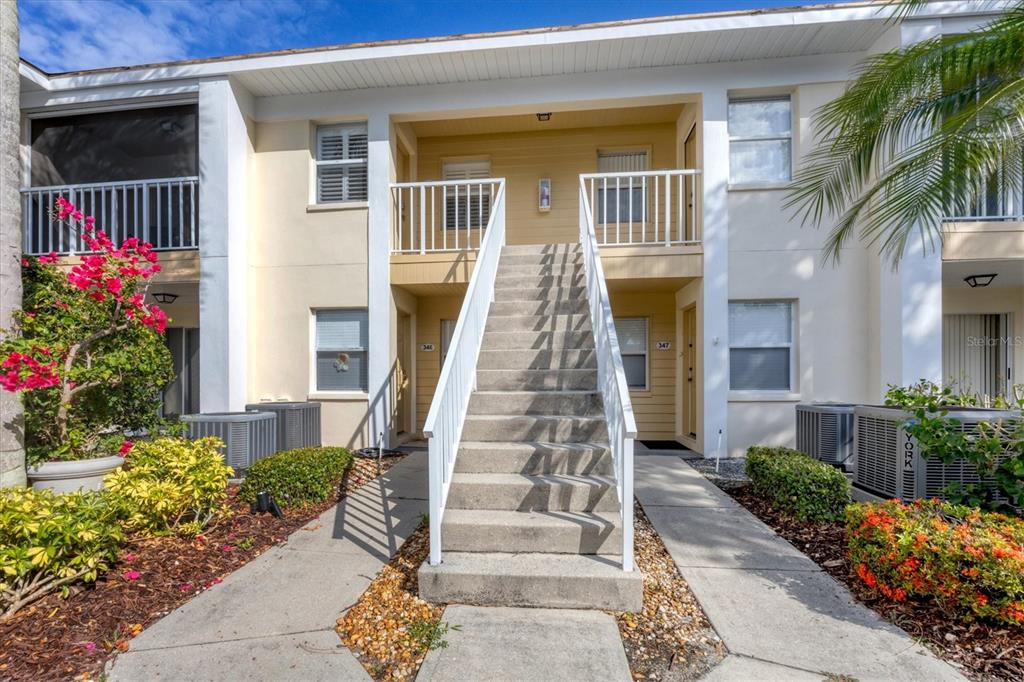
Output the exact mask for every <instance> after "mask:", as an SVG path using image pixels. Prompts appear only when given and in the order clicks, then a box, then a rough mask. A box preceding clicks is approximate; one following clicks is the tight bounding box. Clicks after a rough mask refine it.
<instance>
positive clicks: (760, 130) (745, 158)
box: [729, 95, 793, 185]
mask: <svg viewBox="0 0 1024 682" xmlns="http://www.w3.org/2000/svg"><path fill="white" fill-rule="evenodd" d="M792 138H793V115H792V108H791V103H790V98H789V95H783V96H781V97H768V98H758V99H737V100H732V101H731V102H729V182H730V183H732V184H734V185H751V184H763V183H779V182H789V180H790V179H791V176H792V164H793V139H792Z"/></svg>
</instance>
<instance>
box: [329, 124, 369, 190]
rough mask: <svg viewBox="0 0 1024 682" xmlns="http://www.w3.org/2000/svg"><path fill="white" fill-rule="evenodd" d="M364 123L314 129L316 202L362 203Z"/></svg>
mask: <svg viewBox="0 0 1024 682" xmlns="http://www.w3.org/2000/svg"><path fill="white" fill-rule="evenodd" d="M367 140H368V138H367V135H366V124H365V123H345V124H341V125H323V126H317V129H316V202H317V203H318V204H329V203H335V202H342V201H366V191H367V185H366V183H367V176H366V161H367V155H368V153H369V152H368V143H367Z"/></svg>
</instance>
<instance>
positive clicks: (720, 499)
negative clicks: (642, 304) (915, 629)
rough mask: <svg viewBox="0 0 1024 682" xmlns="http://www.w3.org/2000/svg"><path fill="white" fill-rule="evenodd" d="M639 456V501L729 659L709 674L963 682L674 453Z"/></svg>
mask: <svg viewBox="0 0 1024 682" xmlns="http://www.w3.org/2000/svg"><path fill="white" fill-rule="evenodd" d="M655 453H656V451H649V452H647V453H642V452H638V453H637V455H638V456H637V458H636V460H635V471H636V474H635V480H636V484H635V491H636V497H637V499H639V501H640V503H641V504H642V505H643V508H644V511H645V512H646V513H647V516H648V518H650V520H651V523H653V524H654V527H655V529H656V530H657V531H658V533H659V535H661V537H662V540H664V542H665V546H666V547H667V548H668V551H669V553H670V554H671V555H672V558H673V559H674V560H675V563H676V565H677V566H678V567H679V571H680V573H681V574H682V576H683V578H685V579H686V582H687V583H689V585H690V588H691V589H692V590H693V592H694V594H695V595H696V597H697V600H698V601H699V602H700V604H701V606H702V607H703V608H704V611H705V613H707V615H708V618H709V619H710V620H711V624H712V625H713V626H714V628H715V630H716V631H717V632H718V634H719V635H720V636H721V638H722V640H723V641H724V642H725V645H726V647H727V648H728V649H729V652H730V656H729V657H728V658H726V660H725V661H723V662H722V663H721V664H720V665H719V666H718V667H717V668H715V669H713V670H712V671H711V672H710V673H709V674H708V675H707V676H706V677H705V679H707V680H803V679H807V680H812V679H817V680H821V679H822V677H824V676H825V675H829V674H832V675H849V676H852V677H854V678H856V679H857V680H860V681H861V682H867V681H868V680H929V681H938V680H964V679H965V678H964V677H962V676H961V675H960V673H958V672H957V671H956V670H955V669H954V668H952V667H951V666H949V665H947V664H946V663H944V662H942V661H940V660H939V659H937V658H935V657H934V656H933V655H932V654H931V653H929V652H928V651H927V650H926V649H924V648H923V647H921V646H920V645H918V644H916V643H915V642H914V641H913V640H912V639H911V638H910V637H909V635H907V634H906V633H905V632H903V631H902V630H900V629H899V628H896V627H895V626H893V625H890V624H888V623H887V622H885V621H884V620H882V619H881V618H880V617H879V616H878V615H877V614H875V612H874V611H871V610H870V609H868V608H867V607H865V606H863V605H861V604H859V603H857V602H856V601H854V600H853V598H852V597H851V596H850V594H849V592H848V591H847V590H846V588H845V587H843V586H842V585H840V584H839V583H838V582H836V581H835V580H834V579H832V577H831V576H829V575H828V574H827V573H825V572H823V571H822V570H821V569H820V568H819V567H818V565H817V564H815V563H814V562H813V561H811V560H810V559H809V558H807V557H806V556H805V555H804V554H802V553H801V552H799V551H797V550H796V548H794V547H793V546H792V545H790V544H789V543H788V542H786V541H785V540H783V539H782V538H780V537H779V536H778V535H776V534H775V533H774V531H772V530H771V529H770V528H769V527H768V526H766V525H765V524H763V523H762V522H761V521H760V520H758V519H757V518H756V517H755V516H754V515H753V514H751V513H750V512H748V511H746V510H745V509H743V508H742V507H740V506H739V505H738V504H737V503H736V502H735V501H733V499H732V498H730V497H729V496H728V495H726V494H725V493H723V492H722V491H720V490H719V489H718V488H716V487H715V486H714V485H712V484H711V483H710V482H709V481H708V480H707V479H705V478H704V477H703V476H702V475H701V474H699V473H698V472H697V471H695V470H694V469H693V468H692V467H690V466H689V465H688V464H686V463H685V462H684V461H683V460H682V459H681V458H680V457H678V456H676V455H667V454H662V455H658V454H655Z"/></svg>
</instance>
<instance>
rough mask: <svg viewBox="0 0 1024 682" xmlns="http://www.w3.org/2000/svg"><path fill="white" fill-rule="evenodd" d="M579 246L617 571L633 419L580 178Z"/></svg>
mask: <svg viewBox="0 0 1024 682" xmlns="http://www.w3.org/2000/svg"><path fill="white" fill-rule="evenodd" d="M580 245H581V247H582V251H583V263H584V270H585V274H586V280H587V301H588V303H589V305H590V324H591V326H592V327H593V331H594V349H595V354H596V355H597V386H598V389H599V390H600V391H601V398H602V401H603V402H604V416H605V420H606V421H607V422H608V445H609V448H610V449H611V452H612V466H613V468H614V470H615V488H616V491H617V492H618V495H619V506H620V510H621V518H622V570H624V571H632V570H633V440H634V439H635V438H636V419H635V418H634V417H633V404H632V402H630V399H629V384H627V383H626V370H625V369H624V368H623V366H622V354H621V352H620V351H619V338H618V335H617V334H616V333H615V320H614V318H613V317H612V305H611V300H610V299H609V297H608V285H607V284H606V282H605V278H604V268H603V267H602V266H601V253H600V251H599V249H598V241H597V234H596V233H595V231H594V216H593V213H592V212H591V209H590V200H589V198H588V196H587V182H586V178H583V177H581V178H580Z"/></svg>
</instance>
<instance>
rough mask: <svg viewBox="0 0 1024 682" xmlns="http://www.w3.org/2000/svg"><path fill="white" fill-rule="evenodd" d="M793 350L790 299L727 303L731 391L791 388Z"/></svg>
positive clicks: (787, 389) (785, 389) (791, 305)
mask: <svg viewBox="0 0 1024 682" xmlns="http://www.w3.org/2000/svg"><path fill="white" fill-rule="evenodd" d="M794 350H795V349H794V345H793V304H792V303H791V302H788V301H765V302H733V303H730V304H729V388H730V389H731V390H734V391H790V390H792V389H793V366H794V361H793V357H794Z"/></svg>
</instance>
